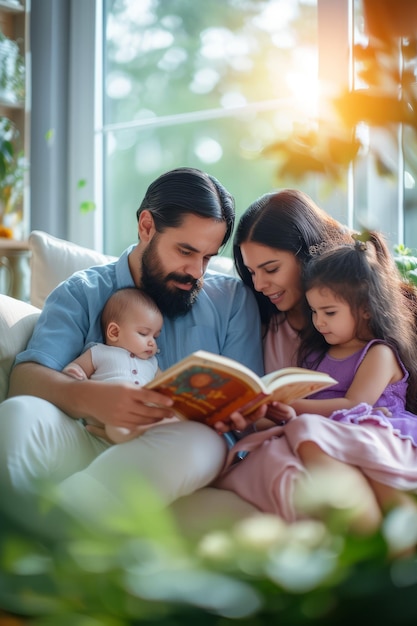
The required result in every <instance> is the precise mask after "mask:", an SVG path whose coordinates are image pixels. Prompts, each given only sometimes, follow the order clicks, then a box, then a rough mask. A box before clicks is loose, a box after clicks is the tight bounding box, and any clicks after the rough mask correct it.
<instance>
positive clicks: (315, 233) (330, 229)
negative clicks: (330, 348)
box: [233, 189, 350, 327]
mask: <svg viewBox="0 0 417 626" xmlns="http://www.w3.org/2000/svg"><path fill="white" fill-rule="evenodd" d="M349 237H350V233H349V231H348V229H347V228H345V227H344V226H342V225H341V224H340V223H339V222H337V221H336V220H335V219H333V218H332V217H330V216H329V215H327V213H326V212H325V211H323V210H322V209H321V208H320V207H318V206H317V205H316V204H315V202H314V201H313V200H312V199H311V198H310V197H309V196H308V195H307V194H306V193H304V192H302V191H299V190H297V189H282V190H280V191H275V192H272V193H267V194H264V195H263V196H261V197H260V198H258V199H257V200H255V202H253V203H252V204H251V205H250V206H249V207H248V208H247V209H246V211H245V213H244V214H243V215H242V217H241V218H240V220H239V223H238V225H237V229H236V233H235V236H234V241H233V256H234V261H235V265H236V269H237V272H238V274H239V276H240V277H241V279H242V280H243V282H244V283H245V284H246V285H248V287H250V289H252V291H253V292H254V293H255V297H256V299H257V302H258V306H259V311H260V314H261V319H262V322H263V324H264V325H265V326H266V327H268V326H269V325H270V322H271V320H272V319H274V320H277V313H278V312H277V309H276V307H275V306H274V305H273V304H272V303H271V301H270V300H269V298H266V297H265V296H264V295H263V294H262V293H259V292H258V291H256V290H255V288H254V286H253V281H252V277H251V275H250V273H249V272H248V270H247V268H246V266H245V264H244V263H243V259H242V253H241V250H240V246H241V245H242V243H246V242H254V243H259V244H261V245H264V246H268V247H270V248H275V249H277V250H286V251H287V252H291V253H292V254H294V256H296V257H297V259H298V260H299V261H300V264H301V267H302V266H303V265H304V263H306V261H308V260H309V259H310V257H311V254H310V250H311V248H312V247H313V246H319V245H320V244H321V243H323V242H326V243H328V244H338V243H341V242H343V241H347V240H348V238H349Z"/></svg>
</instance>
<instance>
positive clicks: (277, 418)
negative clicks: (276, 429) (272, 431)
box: [265, 402, 297, 426]
mask: <svg viewBox="0 0 417 626" xmlns="http://www.w3.org/2000/svg"><path fill="white" fill-rule="evenodd" d="M296 415H297V413H296V411H295V409H294V408H293V407H292V406H291V405H289V404H284V403H283V402H273V403H272V404H269V405H268V411H267V413H266V415H265V417H266V419H269V420H271V422H274V424H278V426H282V425H283V424H286V423H287V422H289V421H290V420H292V419H293V418H294V417H296Z"/></svg>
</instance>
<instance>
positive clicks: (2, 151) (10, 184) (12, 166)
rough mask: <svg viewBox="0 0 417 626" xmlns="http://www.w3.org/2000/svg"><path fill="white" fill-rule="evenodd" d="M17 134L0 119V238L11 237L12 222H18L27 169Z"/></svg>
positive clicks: (9, 125)
mask: <svg viewBox="0 0 417 626" xmlns="http://www.w3.org/2000/svg"><path fill="white" fill-rule="evenodd" d="M18 137H19V133H18V131H17V129H16V126H15V125H14V124H13V122H12V121H11V120H9V119H8V118H7V117H0V225H1V227H2V230H1V231H0V236H2V237H9V238H10V237H13V228H12V226H13V222H15V221H19V211H20V209H21V200H22V198H23V185H24V174H25V171H26V169H27V166H26V161H25V157H24V154H23V151H22V150H20V149H19V147H18Z"/></svg>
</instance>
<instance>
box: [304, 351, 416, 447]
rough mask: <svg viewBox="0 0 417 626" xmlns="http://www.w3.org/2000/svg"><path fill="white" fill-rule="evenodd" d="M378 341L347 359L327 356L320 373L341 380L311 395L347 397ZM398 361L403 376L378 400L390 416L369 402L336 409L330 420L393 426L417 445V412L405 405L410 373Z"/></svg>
mask: <svg viewBox="0 0 417 626" xmlns="http://www.w3.org/2000/svg"><path fill="white" fill-rule="evenodd" d="M376 343H384V342H383V341H380V340H378V339H374V340H372V341H370V342H369V343H368V344H367V345H366V346H365V347H364V348H363V349H362V350H360V351H359V352H355V354H352V355H351V356H350V357H348V358H347V359H334V358H332V357H331V356H328V355H326V356H325V357H324V359H323V360H322V361H321V363H320V365H319V366H318V367H317V369H318V370H319V371H320V372H326V373H327V374H330V376H333V378H334V379H335V380H337V381H338V383H337V385H333V387H329V388H328V389H324V390H323V391H319V392H317V393H316V394H313V395H311V396H310V398H314V399H325V398H344V396H345V395H346V392H347V390H348V389H349V387H350V385H351V383H352V380H353V378H354V376H355V374H356V371H357V369H358V367H359V366H360V364H361V363H362V361H363V359H364V358H365V356H366V354H367V352H368V350H369V348H370V347H371V346H373V345H375V344H376ZM397 361H398V363H399V365H400V367H401V369H402V371H403V374H404V376H403V378H402V379H401V380H399V381H398V382H396V383H392V384H390V385H388V387H386V388H385V391H384V392H383V393H382V395H381V396H380V397H379V399H378V400H377V402H376V403H375V406H377V407H385V408H387V409H388V410H389V411H390V412H391V416H390V417H387V416H386V415H385V414H384V413H382V412H381V411H376V410H375V409H373V408H372V407H371V406H370V405H369V404H365V403H362V404H359V405H358V406H356V407H354V408H353V409H343V410H340V411H335V412H334V413H332V415H330V417H329V418H328V419H331V420H335V421H337V422H343V423H344V424H365V423H368V424H369V423H374V424H378V425H379V426H384V427H386V428H390V429H392V430H393V431H394V433H395V434H396V435H398V436H399V437H402V438H408V439H411V441H412V442H413V444H414V445H415V446H417V415H414V413H410V411H407V410H406V408H405V396H406V392H407V379H408V372H407V370H406V369H405V367H404V365H403V364H402V362H401V359H400V358H399V356H398V355H397ZM307 367H308V364H307Z"/></svg>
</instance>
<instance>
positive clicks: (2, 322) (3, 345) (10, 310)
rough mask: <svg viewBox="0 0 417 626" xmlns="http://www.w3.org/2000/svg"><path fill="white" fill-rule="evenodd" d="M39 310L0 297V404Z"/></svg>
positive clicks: (24, 303)
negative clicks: (15, 361)
mask: <svg viewBox="0 0 417 626" xmlns="http://www.w3.org/2000/svg"><path fill="white" fill-rule="evenodd" d="M39 313H40V309H38V308H36V307H34V306H32V305H31V304H28V303H27V302H22V300H16V299H15V298H11V297H10V296H5V295H0V337H1V341H0V402H2V401H3V400H4V399H5V397H6V394H7V390H8V388H9V376H10V371H11V369H12V365H13V362H14V359H15V356H16V354H17V353H18V352H21V351H22V350H24V349H25V348H26V344H27V342H28V340H29V337H30V336H31V334H32V332H33V328H34V326H35V323H36V320H37V319H38V317H39Z"/></svg>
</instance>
